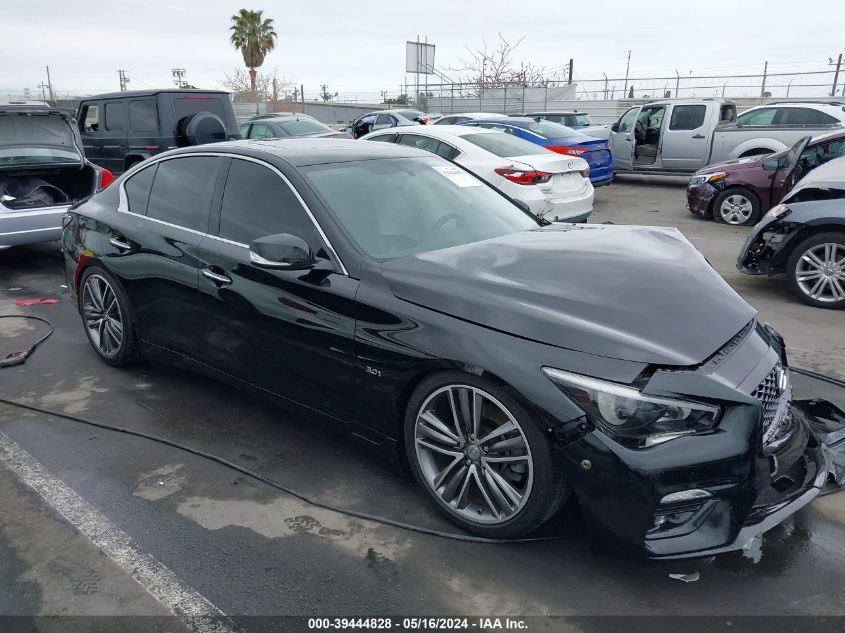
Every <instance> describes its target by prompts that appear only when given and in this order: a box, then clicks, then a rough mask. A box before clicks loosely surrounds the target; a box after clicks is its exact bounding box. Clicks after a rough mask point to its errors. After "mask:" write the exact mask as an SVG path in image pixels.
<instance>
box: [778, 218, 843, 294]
mask: <svg viewBox="0 0 845 633" xmlns="http://www.w3.org/2000/svg"><path fill="white" fill-rule="evenodd" d="M787 268H788V270H789V274H790V280H789V281H790V285H791V286H792V288H793V290H794V291H795V292H796V294H797V295H798V296H799V297H800V298H801V299H803V300H804V302H805V303H809V304H810V305H813V306H816V307H820V308H845V237H843V236H842V235H838V234H829V233H827V234H821V235H817V236H815V237H813V238H810V239H808V240H806V241H804V242H803V243H801V244H799V245H798V247H797V248H796V249H795V251H794V252H793V254H792V256H791V257H790V259H789V263H788V264H787Z"/></svg>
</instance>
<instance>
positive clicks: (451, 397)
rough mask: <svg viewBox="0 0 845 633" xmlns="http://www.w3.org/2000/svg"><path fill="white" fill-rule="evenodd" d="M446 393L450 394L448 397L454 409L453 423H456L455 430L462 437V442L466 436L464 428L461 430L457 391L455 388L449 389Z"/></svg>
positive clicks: (451, 407) (450, 405)
mask: <svg viewBox="0 0 845 633" xmlns="http://www.w3.org/2000/svg"><path fill="white" fill-rule="evenodd" d="M446 393H447V394H448V397H449V408H450V409H451V411H452V424H454V425H455V431H456V432H457V434H458V437H459V438H460V440H461V442H463V441H464V439H466V438H465V437H464V432H463V430H461V419H460V416H459V415H458V407H457V405H456V404H455V392H454V390H452V389H449V390H448V391H447V392H446Z"/></svg>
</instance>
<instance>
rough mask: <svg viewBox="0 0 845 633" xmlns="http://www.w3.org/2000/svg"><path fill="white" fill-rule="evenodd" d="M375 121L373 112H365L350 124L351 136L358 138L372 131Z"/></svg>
mask: <svg viewBox="0 0 845 633" xmlns="http://www.w3.org/2000/svg"><path fill="white" fill-rule="evenodd" d="M375 122H376V115H375V114H365V115H364V116H362V117H361V118H360V119H357V120H356V121H355V122H354V123H353V124H352V136H354V137H355V138H360V137H362V136H364V135H365V134H369V133H370V132H372V131H373V124H374V123H375Z"/></svg>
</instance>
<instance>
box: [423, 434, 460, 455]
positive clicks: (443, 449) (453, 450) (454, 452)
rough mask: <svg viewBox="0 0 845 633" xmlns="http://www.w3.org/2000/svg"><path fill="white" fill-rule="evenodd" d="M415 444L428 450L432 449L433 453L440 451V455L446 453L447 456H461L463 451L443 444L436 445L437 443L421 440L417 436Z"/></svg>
mask: <svg viewBox="0 0 845 633" xmlns="http://www.w3.org/2000/svg"><path fill="white" fill-rule="evenodd" d="M417 445H418V446H422V447H423V448H427V449H428V450H430V451H434V452H435V453H440V454H441V455H448V456H449V457H455V456H456V455H461V456H463V453H462V452H461V451H459V450H458V449H457V448H451V449H450V448H446V447H444V446H438V445H437V444H432V443H431V442H426V441H425V440H421V439H419V438H417Z"/></svg>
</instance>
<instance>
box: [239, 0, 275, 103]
mask: <svg viewBox="0 0 845 633" xmlns="http://www.w3.org/2000/svg"><path fill="white" fill-rule="evenodd" d="M263 13H264V12H263V11H249V10H248V9H241V10H240V11H238V14H237V15H233V16H232V26H231V27H229V30H230V31H231V32H232V35H231V37H230V40H231V42H232V45H233V46H234V47H235V48H237V49H238V50H240V51H241V54H242V55H243V56H244V64H246V67H247V68H249V79H250V85H251V87H252V92H256V85H255V83H256V82H255V77H256V75H257V74H258V73H257V71H256V70H255V69H256V68H258V67H259V66H261V64H263V63H264V58H265V57H266V56H267V53H269V52H270V51H271V50H273V48H275V46H276V31H274V30H273V20H272V19H271V18H267V19H266V20H265V19H262V17H263V16H262V14H263ZM256 100H257V97H256Z"/></svg>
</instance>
